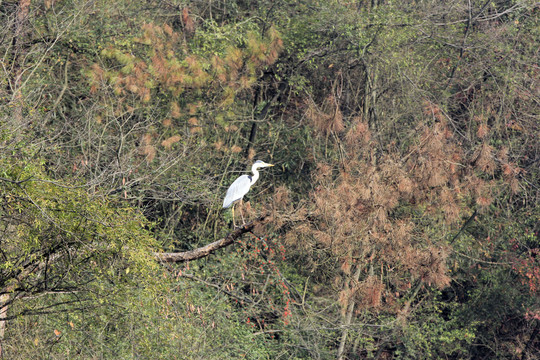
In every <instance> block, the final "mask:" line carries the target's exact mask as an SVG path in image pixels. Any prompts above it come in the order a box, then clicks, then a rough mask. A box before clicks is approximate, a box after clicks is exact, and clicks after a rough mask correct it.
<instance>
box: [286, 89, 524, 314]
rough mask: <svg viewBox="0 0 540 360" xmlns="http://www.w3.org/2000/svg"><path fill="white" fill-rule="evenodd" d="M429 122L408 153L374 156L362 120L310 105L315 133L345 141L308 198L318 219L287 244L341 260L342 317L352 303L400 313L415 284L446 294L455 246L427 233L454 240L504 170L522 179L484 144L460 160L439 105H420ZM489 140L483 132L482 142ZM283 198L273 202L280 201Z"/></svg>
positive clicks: (321, 169)
mask: <svg viewBox="0 0 540 360" xmlns="http://www.w3.org/2000/svg"><path fill="white" fill-rule="evenodd" d="M423 115H424V116H427V118H428V119H429V120H428V121H426V122H425V123H424V124H423V125H421V126H420V127H419V128H418V129H417V134H418V136H417V138H416V141H415V142H412V145H410V146H409V147H408V148H406V149H402V152H401V153H398V152H397V151H395V150H391V149H392V148H391V147H389V148H388V149H389V150H388V151H386V152H384V153H382V154H377V155H376V153H375V152H374V149H375V148H376V147H377V146H378V144H376V143H375V142H374V141H373V139H372V135H371V132H370V130H369V125H368V124H367V123H366V122H365V121H364V120H363V119H362V118H361V117H355V118H352V119H350V121H349V122H348V124H347V125H346V124H345V121H344V119H343V116H342V115H341V113H340V111H339V104H338V103H337V102H336V100H335V99H334V98H333V96H328V97H327V98H326V99H325V101H324V103H323V104H322V105H321V106H317V105H316V104H315V103H313V102H310V103H309V105H308V109H307V111H306V116H307V117H308V118H309V119H310V120H311V122H312V124H313V126H314V128H315V129H316V130H317V131H318V132H319V133H321V134H324V135H328V134H332V133H334V134H336V135H339V137H340V139H343V140H336V141H339V142H340V143H339V148H340V149H342V151H343V157H342V159H341V163H340V166H339V167H336V166H335V165H331V164H332V163H331V162H325V161H319V162H318V163H317V169H316V171H315V173H314V184H315V187H314V190H313V192H312V194H311V198H312V199H313V207H312V210H311V214H312V217H313V218H315V219H316V220H312V221H310V222H309V223H307V224H303V225H301V226H297V227H296V228H295V229H294V230H293V234H289V236H288V237H287V241H289V242H290V243H293V242H295V241H296V242H298V241H299V240H298V239H304V241H307V242H310V240H309V239H312V240H311V241H312V242H313V243H312V246H313V245H314V244H317V247H319V248H323V249H325V250H326V251H328V252H330V253H331V254H332V256H334V257H337V258H338V259H340V261H339V263H340V268H339V270H338V273H339V274H340V275H339V276H338V278H337V279H341V280H337V282H336V283H335V284H334V286H335V287H337V289H336V291H337V292H338V294H339V295H338V300H339V303H340V304H341V305H342V309H343V311H345V308H346V307H347V305H348V304H349V303H350V300H351V299H353V298H354V299H356V300H355V302H356V304H358V306H359V307H360V308H374V309H375V308H378V307H379V306H380V305H381V303H383V302H387V303H388V304H390V303H391V304H396V301H395V298H396V297H399V296H400V293H403V292H406V291H409V289H410V284H411V283H413V282H414V281H421V282H422V283H423V284H425V285H427V286H435V287H438V288H444V287H446V286H448V285H449V284H450V281H451V278H450V276H449V274H448V268H447V266H446V260H447V257H448V255H449V254H450V252H451V247H450V245H449V244H448V243H447V242H446V241H445V239H444V238H434V237H433V235H432V233H430V230H429V229H430V228H437V227H444V228H446V229H448V230H449V232H448V233H449V234H451V233H453V232H454V231H458V230H459V225H460V224H461V220H462V219H464V218H466V217H468V216H470V214H471V212H472V210H473V208H474V207H475V205H478V206H479V207H480V209H482V208H485V207H487V206H489V205H490V204H491V203H492V202H493V195H492V192H493V189H494V186H495V182H494V180H488V178H489V176H490V175H492V174H493V173H494V172H495V171H499V170H500V171H501V172H502V173H503V174H504V177H505V179H506V180H508V182H510V181H511V179H515V176H516V174H517V172H519V170H518V169H516V168H515V166H513V165H512V164H511V163H510V162H508V157H507V156H505V154H504V151H503V153H501V154H499V155H498V157H499V159H500V160H502V161H499V162H498V161H496V160H495V156H494V154H495V149H494V148H493V147H492V146H490V145H489V144H488V143H487V142H484V143H482V144H480V145H479V147H478V150H477V151H476V152H475V153H473V154H472V155H466V154H464V152H463V150H462V146H461V144H460V142H459V141H457V139H456V138H455V136H454V134H453V132H452V130H451V129H450V128H449V126H448V125H447V123H446V118H445V115H444V114H443V111H442V110H441V109H440V107H439V106H437V105H436V104H433V103H431V102H427V101H426V102H424V112H423ZM487 133H488V130H487V128H486V129H484V130H482V134H480V135H482V136H479V137H480V138H485V137H486V136H487ZM334 164H335V162H334ZM281 192H282V191H280V193H281ZM281 198H282V196H281V195H279V196H277V195H276V202H278V201H279V202H281V200H279V199H281ZM427 222H429V225H428V226H426V223H427ZM311 265H312V266H317V265H316V264H311ZM336 270H337V269H336ZM358 270H361V271H358ZM368 274H369V275H368ZM404 281H405V283H408V284H409V286H408V287H403V283H404ZM389 288H394V289H397V291H389ZM389 308H392V307H389ZM394 309H395V311H399V309H397V308H396V307H394Z"/></svg>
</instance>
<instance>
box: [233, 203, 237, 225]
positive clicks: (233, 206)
mask: <svg viewBox="0 0 540 360" xmlns="http://www.w3.org/2000/svg"><path fill="white" fill-rule="evenodd" d="M232 224H233V227H236V224H235V223H234V204H233V205H232Z"/></svg>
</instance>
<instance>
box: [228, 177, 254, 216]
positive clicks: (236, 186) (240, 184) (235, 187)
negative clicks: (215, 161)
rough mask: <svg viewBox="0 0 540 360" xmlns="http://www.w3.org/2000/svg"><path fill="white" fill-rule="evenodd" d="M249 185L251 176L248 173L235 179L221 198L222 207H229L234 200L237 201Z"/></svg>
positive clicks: (244, 193)
mask: <svg viewBox="0 0 540 360" xmlns="http://www.w3.org/2000/svg"><path fill="white" fill-rule="evenodd" d="M250 186H251V177H250V176H249V175H242V176H240V177H239V178H238V179H236V180H235V181H234V182H233V183H232V185H231V186H230V187H229V190H227V195H225V199H224V200H223V207H224V208H228V207H230V206H231V205H232V204H233V203H234V202H235V201H238V200H240V199H242V198H243V197H244V195H246V194H247V192H248V191H249V188H250Z"/></svg>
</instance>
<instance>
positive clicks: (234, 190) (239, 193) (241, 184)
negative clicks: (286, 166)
mask: <svg viewBox="0 0 540 360" xmlns="http://www.w3.org/2000/svg"><path fill="white" fill-rule="evenodd" d="M268 166H274V165H272V164H268V163H265V162H264V161H261V160H257V161H255V163H254V164H253V165H252V166H251V172H252V173H253V175H242V176H240V177H239V178H238V179H236V180H235V181H234V182H233V183H232V184H231V186H230V187H229V189H228V190H227V195H225V199H223V208H228V207H231V206H232V207H233V208H232V213H233V225H234V204H235V203H236V202H238V201H241V200H242V198H243V197H244V195H246V194H247V193H248V191H249V189H250V188H251V186H252V185H253V184H255V182H256V181H257V180H258V179H259V171H258V169H260V168H263V167H268ZM243 218H244V217H243V215H242V220H243ZM235 226H236V225H235Z"/></svg>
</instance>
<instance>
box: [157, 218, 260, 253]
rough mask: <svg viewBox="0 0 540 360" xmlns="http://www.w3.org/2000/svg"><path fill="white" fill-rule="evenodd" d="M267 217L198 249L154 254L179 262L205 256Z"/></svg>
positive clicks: (248, 230)
mask: <svg viewBox="0 0 540 360" xmlns="http://www.w3.org/2000/svg"><path fill="white" fill-rule="evenodd" d="M267 217H268V215H263V216H261V217H259V218H257V219H255V220H253V221H252V222H250V223H247V224H245V225H244V226H241V227H239V228H237V229H235V230H234V231H232V232H231V233H229V234H228V235H227V236H225V237H224V238H222V239H219V240H217V241H214V242H213V243H211V244H208V245H205V246H203V247H200V248H198V249H194V250H190V251H184V252H175V253H154V256H155V257H156V258H157V259H158V260H159V261H162V262H168V263H178V262H184V261H190V260H196V259H200V258H203V257H205V256H208V255H210V254H212V253H213V252H215V251H216V250H219V249H221V248H224V247H225V246H228V245H231V244H232V243H233V242H234V241H235V240H236V239H238V238H239V237H241V236H242V235H243V234H245V233H247V232H250V231H251V230H253V228H254V227H255V226H257V225H259V224H262V223H263V222H264V220H265V219H266V218H267Z"/></svg>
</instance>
